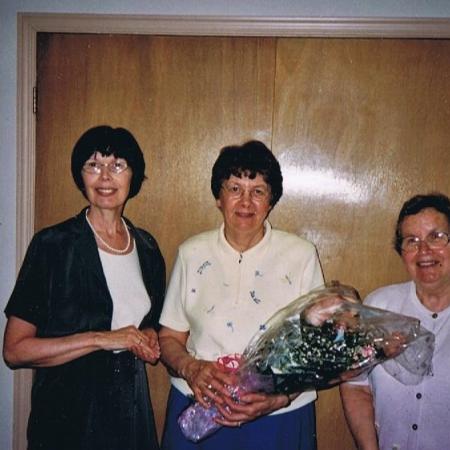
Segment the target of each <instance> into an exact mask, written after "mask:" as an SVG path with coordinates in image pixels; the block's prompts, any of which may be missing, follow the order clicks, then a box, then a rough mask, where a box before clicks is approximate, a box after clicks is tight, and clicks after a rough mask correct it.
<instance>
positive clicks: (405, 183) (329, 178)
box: [36, 34, 450, 450]
mask: <svg viewBox="0 0 450 450" xmlns="http://www.w3.org/2000/svg"><path fill="white" fill-rule="evenodd" d="M449 51H450V44H449V42H447V41H439V40H368V39H343V40H340V39H303V38H282V39H281V38H280V39H277V38H231V37H226V38H208V37H198V38H197V37H189V38H186V37H151V36H119V35H115V36H111V35H109V36H106V35H70V34H41V35H39V39H38V92H39V96H38V99H39V100H38V120H37V152H36V164H37V171H36V173H37V181H36V229H39V228H41V227H43V226H45V225H48V224H51V223H55V222H57V221H60V220H63V219H64V218H66V217H68V216H70V215H73V214H74V213H75V212H77V211H78V210H79V209H81V207H82V206H83V205H84V204H85V201H84V200H83V198H82V196H81V195H80V194H79V193H78V191H77V190H76V189H75V187H74V185H73V182H72V180H71V177H70V163H69V160H70V152H71V149H72V146H73V144H74V142H75V140H76V139H77V138H78V137H79V135H80V134H81V133H82V132H83V131H84V130H85V129H87V128H89V127H91V126H93V125H96V124H101V123H107V124H111V125H112V126H124V127H126V128H128V129H130V130H131V131H132V132H133V133H134V134H135V136H136V137H137V139H138V141H139V142H140V144H141V146H142V148H143V149H144V153H145V157H146V161H147V165H148V169H147V175H148V180H147V181H146V182H145V184H144V186H143V189H142V191H141V193H140V194H139V196H138V197H137V198H136V199H133V200H131V201H130V203H129V204H128V205H127V208H126V215H127V216H128V217H130V218H131V219H132V220H133V221H134V222H135V223H136V224H138V225H139V226H142V227H144V228H146V229H148V230H150V231H151V232H152V233H153V234H154V235H155V237H156V238H157V240H158V242H159V244H160V246H161V248H162V251H163V254H164V256H165V259H166V262H167V266H168V269H169V271H170V268H171V266H172V263H173V259H174V255H175V251H176V248H177V246H178V245H179V243H180V242H182V241H183V240H184V239H185V238H187V237H188V236H190V235H193V234H196V233H198V232H200V231H203V230H206V229H210V228H212V227H215V226H217V225H218V224H219V223H220V221H221V217H220V215H219V213H218V212H217V211H216V209H215V207H214V201H213V198H212V195H211V193H210V189H209V178H210V170H211V166H212V163H213V161H214V160H215V158H216V156H217V153H218V150H219V149H220V148H221V147H222V146H224V145H227V144H231V143H241V142H242V141H244V140H246V139H249V138H256V139H260V140H262V141H264V142H266V143H267V144H268V145H269V146H270V147H271V148H272V149H273V151H274V153H275V154H276V155H277V156H278V158H279V160H280V162H281V165H282V170H283V174H284V180H285V183H284V184H285V193H284V196H283V198H282V199H281V201H280V203H279V205H277V207H276V208H275V210H274V211H273V213H272V214H271V222H272V223H273V225H274V226H275V227H278V228H282V229H285V230H288V231H291V232H295V233H297V234H299V235H301V236H305V237H307V238H308V239H310V240H311V241H312V242H314V243H315V244H316V246H317V248H318V251H319V254H320V257H321V262H322V266H323V270H324V274H325V276H326V279H328V280H331V279H339V280H341V281H342V282H345V283H348V284H352V285H353V286H355V287H356V288H357V289H358V290H359V292H360V293H361V295H363V296H364V295H366V294H367V293H368V292H369V291H371V290H372V289H374V288H375V287H378V286H381V285H384V284H389V283H392V282H398V281H402V280H404V279H406V275H405V273H404V271H403V268H402V266H401V264H400V261H399V259H398V257H397V256H396V255H395V254H394V252H393V250H392V249H391V239H392V234H393V227H394V223H395V219H396V215H397V213H398V211H399V208H400V207H401V205H402V203H403V201H404V200H406V199H407V198H408V197H409V196H411V195H413V194H415V193H419V192H428V191H430V190H441V191H443V192H446V193H450V181H449V178H448V176H447V167H449V163H450V153H449V152H448V149H447V143H448V142H449V137H450V131H449V127H448V123H450V121H449V119H450V106H449V105H450V98H449V97H450V94H449V93H450V77H449V76H448V74H449V73H450V58H448V55H449V54H450V53H449ZM149 374H150V379H151V390H152V400H153V404H154V407H155V412H156V418H157V423H158V428H159V430H161V427H162V423H163V420H164V413H165V400H166V395H167V389H168V380H167V375H166V372H165V370H164V368H163V367H162V366H161V365H159V366H157V367H156V368H151V369H150V370H149ZM317 421H318V442H319V449H320V450H348V449H350V448H354V447H353V444H352V441H351V438H350V435H349V433H348V430H347V428H346V426H345V421H344V418H343V415H342V410H341V406H340V401H339V397H338V392H337V389H336V388H334V389H331V390H328V391H321V392H320V393H319V400H318V402H317ZM330 431H332V432H330Z"/></svg>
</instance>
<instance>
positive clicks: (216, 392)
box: [181, 358, 235, 407]
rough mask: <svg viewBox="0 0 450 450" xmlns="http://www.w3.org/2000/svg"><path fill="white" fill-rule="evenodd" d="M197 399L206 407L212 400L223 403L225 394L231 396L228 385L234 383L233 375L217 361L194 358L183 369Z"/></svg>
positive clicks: (184, 376)
mask: <svg viewBox="0 0 450 450" xmlns="http://www.w3.org/2000/svg"><path fill="white" fill-rule="evenodd" d="M181 375H182V376H183V378H184V379H185V380H186V381H187V383H188V384H189V386H190V388H191V389H192V392H193V393H194V396H195V399H196V400H197V401H198V402H199V403H200V404H201V405H202V406H205V407H208V406H209V405H210V404H211V402H216V403H219V404H223V403H224V400H223V396H226V397H230V396H231V394H230V391H229V390H228V389H227V386H229V385H232V384H234V382H235V379H234V377H233V375H231V374H229V373H227V372H225V371H224V370H223V368H222V367H221V366H220V365H219V364H217V363H216V362H211V361H205V360H200V359H194V358H192V359H191V360H190V361H189V362H187V363H186V364H185V365H184V367H183V369H182V370H181Z"/></svg>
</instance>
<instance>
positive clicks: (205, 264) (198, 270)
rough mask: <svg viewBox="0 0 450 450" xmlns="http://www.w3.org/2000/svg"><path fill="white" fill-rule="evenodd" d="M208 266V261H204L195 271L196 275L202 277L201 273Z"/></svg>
mask: <svg viewBox="0 0 450 450" xmlns="http://www.w3.org/2000/svg"><path fill="white" fill-rule="evenodd" d="M210 265H211V263H210V262H209V261H205V262H204V263H203V264H202V265H201V266H200V267H199V268H198V269H197V273H198V274H200V275H202V274H203V271H204V270H205V269H206V268H207V267H208V266H210Z"/></svg>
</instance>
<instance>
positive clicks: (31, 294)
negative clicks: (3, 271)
mask: <svg viewBox="0 0 450 450" xmlns="http://www.w3.org/2000/svg"><path fill="white" fill-rule="evenodd" d="M47 253H48V252H47V249H46V248H45V245H44V244H43V242H42V239H41V238H40V235H39V234H37V235H35V236H34V237H33V239H32V240H31V243H30V245H29V247H28V250H27V253H26V255H25V259H24V261H23V263H22V267H21V269H20V271H19V275H18V277H17V281H16V284H15V286H14V289H13V292H12V294H11V297H10V298H9V301H8V304H7V305H6V308H5V314H6V316H7V317H10V316H16V317H19V318H20V319H22V320H25V321H26V322H29V323H32V324H33V325H36V327H38V328H39V327H40V326H43V324H44V322H45V321H46V319H47V315H48V305H47V303H48V301H47V299H48V282H47V280H48V276H47V270H48V260H47V259H48V258H47V256H46V255H47Z"/></svg>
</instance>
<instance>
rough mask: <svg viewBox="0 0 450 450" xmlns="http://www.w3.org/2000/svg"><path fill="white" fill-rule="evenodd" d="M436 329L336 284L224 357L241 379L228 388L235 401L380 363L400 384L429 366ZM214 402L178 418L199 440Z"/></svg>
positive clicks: (212, 426)
mask: <svg viewBox="0 0 450 450" xmlns="http://www.w3.org/2000/svg"><path fill="white" fill-rule="evenodd" d="M433 351H434V335H433V334H432V333H431V332H429V331H427V330H425V329H424V328H423V327H421V326H420V323H419V321H418V320H417V319H414V318H411V317H407V316H403V315H400V314H396V313H393V312H390V311H385V310H382V309H378V308H373V307H369V306H364V305H363V304H362V303H361V301H360V299H359V296H358V293H357V291H356V290H355V289H354V288H352V287H350V286H344V285H341V284H339V283H338V282H333V283H331V284H327V285H325V286H324V287H322V288H319V289H315V290H313V291H311V292H309V293H308V294H306V295H304V296H302V297H300V298H298V299H297V300H294V301H293V302H291V303H290V304H289V305H287V306H286V307H285V308H283V309H281V310H279V311H278V312H277V313H275V314H274V315H273V316H272V317H271V318H270V319H269V320H268V321H267V322H266V324H265V327H264V329H263V330H262V331H260V332H258V333H257V334H256V335H255V336H254V337H253V338H252V339H251V341H250V343H249V344H248V345H247V347H246V349H245V351H244V353H243V354H242V355H233V356H228V357H225V358H221V359H220V360H219V363H221V364H222V365H223V367H224V370H231V371H233V372H236V374H237V376H238V380H239V383H238V385H237V386H228V387H227V388H228V389H229V391H230V393H231V394H232V396H233V399H234V400H235V401H237V402H238V401H239V396H240V395H241V394H242V393H244V392H266V393H273V394H280V393H286V394H289V393H292V392H299V391H303V390H305V389H308V388H309V389H311V388H316V389H320V388H327V387H330V386H333V385H335V384H337V383H339V382H341V381H344V380H348V379H351V378H355V377H358V376H360V375H362V374H364V373H367V372H368V371H369V370H370V369H371V368H372V367H373V366H375V365H376V364H379V363H383V364H385V363H388V362H389V364H386V366H385V369H386V370H387V371H388V372H389V373H390V374H391V375H392V376H394V377H396V378H397V379H398V380H399V381H400V382H402V383H404V384H416V383H418V382H420V380H421V379H422V377H424V376H425V375H428V374H429V373H430V371H431V360H432V356H433ZM218 415H220V413H219V412H218V410H217V409H216V407H215V406H214V405H211V407H210V408H204V407H203V406H202V405H200V404H199V403H194V404H193V405H191V406H189V407H188V408H187V409H186V410H185V411H183V413H182V414H181V415H180V417H179V420H178V423H179V425H180V427H181V429H182V431H183V434H184V435H185V436H186V438H188V439H190V440H191V441H194V442H197V441H199V440H201V439H203V438H205V437H207V436H209V435H210V434H212V433H213V432H214V431H216V430H217V429H218V428H220V426H221V425H219V424H218V423H217V422H215V420H214V418H215V417H218Z"/></svg>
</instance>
